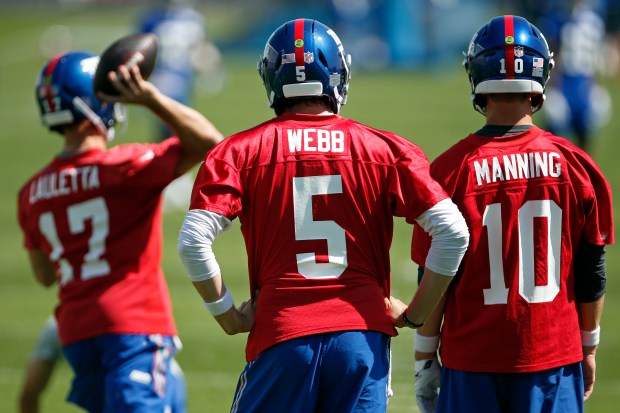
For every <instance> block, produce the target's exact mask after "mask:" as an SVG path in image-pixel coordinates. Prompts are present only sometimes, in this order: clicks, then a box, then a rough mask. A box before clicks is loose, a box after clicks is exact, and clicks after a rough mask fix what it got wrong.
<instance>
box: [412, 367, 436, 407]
mask: <svg viewBox="0 0 620 413" xmlns="http://www.w3.org/2000/svg"><path fill="white" fill-rule="evenodd" d="M414 377H415V399H416V403H417V404H418V408H419V409H420V411H421V412H422V413H435V410H436V409H437V398H438V396H439V391H438V390H439V379H440V378H441V365H440V364H439V361H438V360H437V359H428V360H417V361H416V362H415V374H414Z"/></svg>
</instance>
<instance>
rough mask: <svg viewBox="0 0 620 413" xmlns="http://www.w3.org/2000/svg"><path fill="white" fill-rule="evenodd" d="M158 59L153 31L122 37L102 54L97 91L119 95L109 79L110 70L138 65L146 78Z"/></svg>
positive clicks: (98, 69)
mask: <svg viewBox="0 0 620 413" xmlns="http://www.w3.org/2000/svg"><path fill="white" fill-rule="evenodd" d="M156 59H157V37H156V36H155V35H154V34H153V33H134V34H130V35H127V36H125V37H121V38H120V39H118V40H117V41H115V42H114V43H112V44H111V45H110V46H108V48H107V49H105V50H104V52H103V53H102V54H101V57H100V60H99V64H98V65H97V71H96V72H95V78H94V80H93V87H94V90H95V92H103V93H105V94H107V95H111V96H117V95H118V94H119V93H118V91H117V90H116V89H115V88H114V86H113V85H112V84H111V83H110V81H109V80H108V76H107V75H108V72H110V71H116V70H117V69H118V67H119V66H122V65H125V66H128V67H131V66H134V65H138V67H139V68H140V74H141V75H142V77H143V78H144V79H145V80H146V79H148V78H149V76H150V75H151V73H152V72H153V68H154V67H155V61H156Z"/></svg>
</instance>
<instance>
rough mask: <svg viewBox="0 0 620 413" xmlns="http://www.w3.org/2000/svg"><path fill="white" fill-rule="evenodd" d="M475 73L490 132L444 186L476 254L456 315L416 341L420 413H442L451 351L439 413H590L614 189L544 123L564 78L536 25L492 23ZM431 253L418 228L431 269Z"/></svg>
mask: <svg viewBox="0 0 620 413" xmlns="http://www.w3.org/2000/svg"><path fill="white" fill-rule="evenodd" d="M463 63H464V66H465V69H466V71H467V74H468V76H469V80H470V83H471V88H472V99H473V104H474V107H475V109H476V110H477V111H479V112H480V113H482V114H483V115H484V116H485V120H486V121H485V125H484V126H483V127H482V128H481V129H480V130H478V131H477V132H475V133H473V134H470V135H469V136H467V137H465V138H464V139H462V140H461V141H459V142H458V143H456V144H455V145H454V146H452V147H451V148H450V149H448V150H447V151H445V152H444V153H443V154H441V155H440V156H439V157H438V158H437V159H436V160H435V161H434V162H433V163H432V165H431V175H432V176H433V178H435V179H437V180H438V181H439V182H440V183H441V184H442V185H443V187H444V188H445V190H446V191H447V192H448V194H449V195H450V196H451V197H452V199H453V201H454V202H455V203H456V205H457V206H458V207H459V209H460V210H461V212H462V213H463V216H464V217H465V220H466V221H467V224H468V227H469V231H470V246H469V249H468V250H467V253H466V254H465V257H464V258H463V262H462V265H461V268H460V269H459V272H458V274H457V275H456V278H455V281H454V283H453V284H452V285H451V286H450V288H449V290H448V292H447V294H446V296H445V308H444V307H443V306H439V307H438V309H437V311H436V312H435V313H434V314H433V315H432V316H431V317H429V321H428V322H427V324H426V325H425V326H424V327H423V328H422V329H420V330H419V331H418V332H417V334H416V338H415V348H416V360H417V362H416V377H417V380H418V381H419V383H416V393H417V398H418V401H419V404H420V406H427V407H429V409H428V410H424V411H425V412H426V411H434V407H435V406H434V403H435V400H436V398H437V384H438V383H437V380H436V377H437V373H438V371H439V369H440V367H439V363H438V362H437V361H436V350H437V347H438V344H439V343H440V344H441V346H440V356H441V361H442V363H443V368H442V370H441V383H440V384H441V392H439V396H438V397H439V398H438V400H437V411H439V412H452V413H455V412H456V413H458V412H482V411H484V412H489V413H499V412H503V413H505V412H515V413H517V412H519V413H523V412H532V413H533V412H541V411H546V412H547V411H562V412H583V403H584V399H587V398H588V397H589V396H590V394H591V393H592V389H593V386H594V377H595V354H596V350H597V346H598V343H599V337H600V326H599V322H600V318H601V313H602V310H603V300H604V294H605V280H606V274H605V245H606V244H611V243H613V242H614V233H613V215H612V197H611V190H610V187H609V184H608V182H607V180H606V179H605V177H604V176H603V174H602V173H601V171H600V169H599V168H598V167H597V165H596V164H595V162H594V161H593V160H592V158H591V157H590V156H589V155H588V154H587V153H586V152H584V151H583V150H582V149H580V148H579V147H577V146H576V145H574V144H573V143H571V142H570V141H568V140H567V139H565V138H562V137H558V136H554V135H552V134H551V133H549V132H546V131H544V130H541V129H540V128H538V127H537V126H535V125H534V124H533V122H532V114H533V113H534V112H536V111H538V110H540V108H541V106H542V105H543V102H544V92H545V85H546V84H547V81H548V79H549V74H550V71H551V69H552V67H553V59H552V53H551V52H550V51H549V47H548V45H547V42H546V41H545V38H544V36H543V34H542V33H541V32H540V31H539V30H538V29H537V28H536V27H535V26H533V25H532V24H530V22H528V21H527V20H526V19H524V18H522V17H519V16H512V15H506V16H498V17H495V18H493V19H491V20H490V21H489V22H488V23H486V24H484V25H483V26H482V27H481V28H480V29H479V30H478V31H477V32H476V33H475V34H474V36H473V38H472V40H471V42H470V44H469V49H468V51H467V54H466V57H465V60H464V62H463ZM429 245H430V237H429V235H428V233H427V231H426V230H425V229H424V228H422V227H420V226H416V227H415V229H414V235H413V248H412V256H413V258H414V260H415V261H416V262H417V263H418V264H420V265H422V266H424V265H427V264H428V260H427V259H426V258H425V253H426V251H427V250H428V248H429ZM422 280H423V278H422ZM442 315H443V326H442V328H441V335H439V334H440V324H441V320H442Z"/></svg>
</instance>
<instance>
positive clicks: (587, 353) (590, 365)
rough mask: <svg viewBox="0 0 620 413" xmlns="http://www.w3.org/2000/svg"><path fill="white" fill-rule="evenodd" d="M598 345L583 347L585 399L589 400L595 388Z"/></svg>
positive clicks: (582, 363) (582, 366) (582, 364)
mask: <svg viewBox="0 0 620 413" xmlns="http://www.w3.org/2000/svg"><path fill="white" fill-rule="evenodd" d="M595 357H596V346H594V347H583V361H582V362H581V368H582V369H583V390H584V392H583V400H584V401H585V400H588V398H589V397H590V395H591V394H592V391H593V390H594V381H595V376H596V375H595V373H596V358H595Z"/></svg>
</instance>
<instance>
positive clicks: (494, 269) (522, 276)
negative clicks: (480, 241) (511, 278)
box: [482, 200, 562, 305]
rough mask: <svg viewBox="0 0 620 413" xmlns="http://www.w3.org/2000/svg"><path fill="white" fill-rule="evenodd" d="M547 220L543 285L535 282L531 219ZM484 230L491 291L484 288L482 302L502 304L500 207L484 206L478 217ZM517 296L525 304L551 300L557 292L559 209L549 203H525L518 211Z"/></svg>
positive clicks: (505, 294)
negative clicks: (485, 232)
mask: <svg viewBox="0 0 620 413" xmlns="http://www.w3.org/2000/svg"><path fill="white" fill-rule="evenodd" d="M539 217H540V218H546V219H547V257H546V260H547V262H546V268H547V274H546V275H547V284H546V285H536V282H535V276H536V273H535V268H536V267H537V265H536V263H535V256H536V255H535V248H536V245H535V241H536V240H535V238H534V218H539ZM482 224H483V225H484V226H486V227H487V234H488V243H489V245H488V247H489V267H490V275H491V280H490V281H491V288H485V289H484V290H483V293H484V303H485V304H487V305H491V304H506V303H507V302H508V290H509V289H508V288H507V287H506V280H505V279H504V264H503V261H502V240H503V236H502V209H501V204H491V205H487V207H486V208H485V210H484V214H483V217H482ZM518 224H519V231H518V232H519V234H518V235H519V260H518V265H519V295H520V296H521V297H523V299H524V300H525V301H527V302H528V303H546V302H550V301H553V300H554V299H555V297H556V296H557V295H558V293H559V292H560V254H561V246H562V210H561V209H560V207H559V206H558V205H557V204H556V203H555V202H553V201H551V200H538V201H527V202H526V203H525V204H523V206H521V208H519V222H518Z"/></svg>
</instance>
